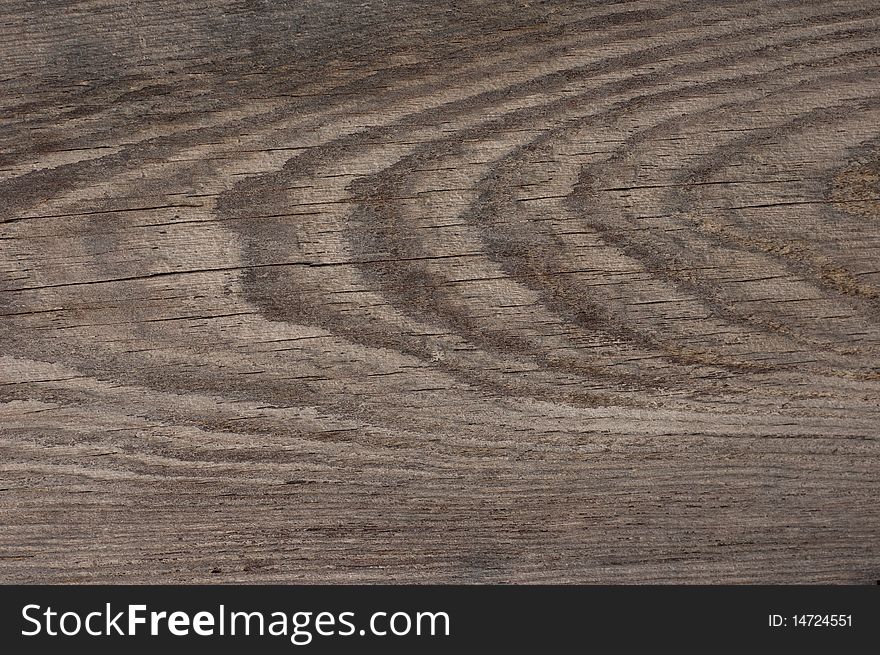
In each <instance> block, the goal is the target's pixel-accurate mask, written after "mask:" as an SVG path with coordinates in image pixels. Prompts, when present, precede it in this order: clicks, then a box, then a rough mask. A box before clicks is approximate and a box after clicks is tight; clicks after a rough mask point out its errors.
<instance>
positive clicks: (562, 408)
mask: <svg viewBox="0 0 880 655" xmlns="http://www.w3.org/2000/svg"><path fill="white" fill-rule="evenodd" d="M0 53H2V56H0V80H2V86H0V107H2V116H0V125H2V128H0V207H2V212H0V270H2V276H0V451H2V458H0V523H2V528H3V529H2V530H0V579H2V580H3V581H5V582H73V581H85V582H98V581H101V582H123V581H125V582H142V581H160V582H179V581H183V582H265V581H283V582H296V581H299V582H305V581H318V582H374V581H393V582H456V581H457V582H522V583H531V582H656V581H660V582H707V581H714V582H756V581H757V582H873V581H874V580H875V579H877V578H878V577H880V547H878V543H880V509H878V507H880V504H878V498H880V473H878V471H880V462H878V458H880V446H878V430H877V428H878V418H880V414H878V412H880V408H878V401H880V375H878V371H880V359H878V352H880V320H878V319H880V299H878V288H880V4H878V3H877V2H876V1H875V0H862V1H859V0H846V1H830V2H829V1H827V0H823V1H821V2H818V1H799V0H792V1H785V2H769V1H761V2H754V1H752V2H741V1H739V0H737V1H727V2H725V1H711V2H707V1H686V0H685V1H671V0H666V1H661V2H654V1H650V2H649V1H636V2H621V3H606V2H598V1H580V0H577V1H575V0H570V1H559V2H537V1H536V2H526V1H512V0H505V1H501V2H498V1H495V2H488V1H487V0H461V1H456V2H440V3H421V2H414V1H413V2H410V1H407V0H387V1H385V2H380V1H371V2H359V3H350V2H344V1H342V0H310V1H305V2H292V1H291V2H269V1H258V0H254V1H247V0H174V1H171V0H155V1H153V2H127V1H124V0H89V1H86V0H54V1H52V2H37V1H35V0H6V1H5V2H3V3H2V5H0Z"/></svg>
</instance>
